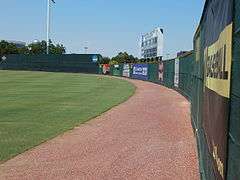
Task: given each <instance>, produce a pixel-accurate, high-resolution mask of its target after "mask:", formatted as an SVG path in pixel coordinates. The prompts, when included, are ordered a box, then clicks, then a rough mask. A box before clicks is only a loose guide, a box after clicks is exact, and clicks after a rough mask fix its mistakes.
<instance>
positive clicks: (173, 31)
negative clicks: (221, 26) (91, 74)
mask: <svg viewBox="0 0 240 180" xmlns="http://www.w3.org/2000/svg"><path fill="white" fill-rule="evenodd" d="M55 1H56V4H55V5H54V6H53V8H52V34H51V39H52V40H53V42H59V43H63V44H64V45H65V46H66V47H67V52H68V53H83V52H84V46H88V47H89V51H88V52H89V53H101V54H102V55H104V56H113V55H115V54H117V53H118V52H120V51H127V52H129V53H131V54H133V55H135V56H138V55H139V47H138V44H139V39H140V36H141V35H142V34H144V33H147V32H149V31H151V30H152V29H153V28H155V27H157V26H160V27H162V28H163V29H164V33H165V48H164V54H165V55H166V54H171V56H174V55H175V54H176V52H177V51H180V50H190V49H192V39H193V35H194V32H195V30H196V28H197V25H198V23H199V20H200V16H201V13H202V9H203V5H204V2H205V0H55ZM0 2H1V10H0V17H1V22H0V39H6V40H20V41H25V42H27V43H29V42H32V41H33V40H34V39H38V40H42V39H46V11H47V10H46V6H47V0H0Z"/></svg>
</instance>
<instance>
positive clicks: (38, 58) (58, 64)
mask: <svg viewBox="0 0 240 180" xmlns="http://www.w3.org/2000/svg"><path fill="white" fill-rule="evenodd" d="M101 58H102V56H101V55H99V54H66V55H8V56H6V57H4V58H3V59H2V61H1V62H0V69H2V70H28V71H49V72H76V73H77V72H80V73H94V74H96V73H98V70H99V68H98V63H97V61H100V60H101Z"/></svg>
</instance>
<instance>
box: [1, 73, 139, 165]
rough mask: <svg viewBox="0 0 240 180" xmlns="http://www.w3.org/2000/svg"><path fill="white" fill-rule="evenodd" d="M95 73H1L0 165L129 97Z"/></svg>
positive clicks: (120, 84) (130, 89) (119, 83)
mask: <svg viewBox="0 0 240 180" xmlns="http://www.w3.org/2000/svg"><path fill="white" fill-rule="evenodd" d="M134 91H135V87H134V86H133V85H132V84H130V83H129V82H127V81H124V80H119V79H113V78H109V77H104V78H99V77H97V76H94V75H84V74H67V73H44V72H21V71H0V162H4V161H6V160H8V159H10V158H12V157H14V156H16V155H17V154H19V153H22V152H24V151H26V150H28V149H30V148H32V147H34V146H36V145H39V144H40V143H42V142H44V141H46V140H48V139H51V138H53V137H56V136H57V135H59V134H61V133H63V132H65V131H67V130H70V129H72V128H74V127H75V126H77V125H79V124H81V123H84V122H86V121H87V120H89V119H91V118H93V117H96V116H98V115H100V114H101V113H103V112H105V111H107V110H109V109H110V108H111V107H113V106H116V105H118V104H119V103H121V102H124V101H125V100H127V99H128V98H129V97H130V96H131V95H133V93H134Z"/></svg>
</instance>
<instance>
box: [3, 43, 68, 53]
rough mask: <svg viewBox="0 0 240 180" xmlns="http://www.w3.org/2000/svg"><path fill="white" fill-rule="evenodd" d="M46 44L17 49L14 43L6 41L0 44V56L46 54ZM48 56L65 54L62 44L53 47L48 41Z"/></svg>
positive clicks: (34, 44) (32, 44) (35, 44)
mask: <svg viewBox="0 0 240 180" xmlns="http://www.w3.org/2000/svg"><path fill="white" fill-rule="evenodd" d="M46 49H47V42H46V41H41V42H38V43H31V44H29V45H28V46H25V47H21V48H18V47H17V46H16V45H15V44H14V43H9V42H7V41H1V42H0V56H3V55H8V54H31V55H38V54H46ZM49 52H50V54H65V53H66V48H65V47H64V46H63V45H62V44H56V45H54V44H53V43H52V42H51V41H50V45H49Z"/></svg>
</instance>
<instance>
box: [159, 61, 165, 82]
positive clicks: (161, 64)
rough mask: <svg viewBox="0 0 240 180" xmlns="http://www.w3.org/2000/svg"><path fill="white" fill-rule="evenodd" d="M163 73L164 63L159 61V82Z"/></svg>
mask: <svg viewBox="0 0 240 180" xmlns="http://www.w3.org/2000/svg"><path fill="white" fill-rule="evenodd" d="M163 73H164V65H163V62H160V63H159V67H158V79H159V81H160V82H163Z"/></svg>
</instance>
